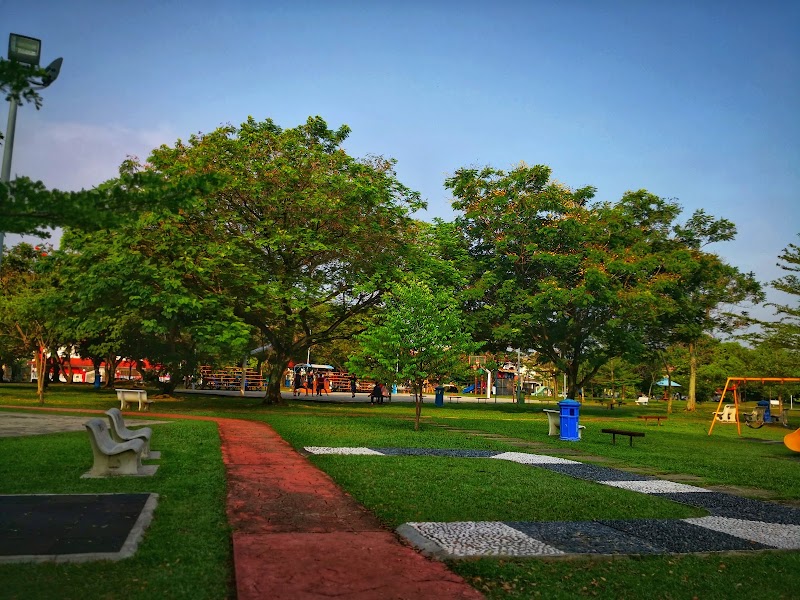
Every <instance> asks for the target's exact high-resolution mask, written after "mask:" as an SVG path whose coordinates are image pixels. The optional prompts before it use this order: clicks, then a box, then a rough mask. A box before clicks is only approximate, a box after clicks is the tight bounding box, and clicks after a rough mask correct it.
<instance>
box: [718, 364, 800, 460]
mask: <svg viewBox="0 0 800 600" xmlns="http://www.w3.org/2000/svg"><path fill="white" fill-rule="evenodd" d="M748 381H755V382H759V383H762V384H764V383H767V382H775V383H780V384H781V385H783V384H784V383H796V382H800V377H728V380H727V381H726V382H725V389H723V390H722V396H720V399H719V404H717V410H716V411H714V416H713V418H712V419H711V427H710V428H709V430H708V435H711V432H712V431H713V430H714V425H715V424H716V422H717V421H722V422H727V423H730V422H735V423H736V428H737V431H738V433H739V435H742V421H741V419H740V418H739V405H740V403H741V402H740V400H739V389H738V388H739V387H740V386H741V385H743V384H745V383H747V382H748ZM728 391H730V392H731V395H732V396H733V404H732V405H731V404H728V405H726V406H725V410H724V411H723V410H720V408H722V404H723V402H725V395H726V394H727V393H728ZM731 407H733V408H731ZM731 417H733V419H732V420H731ZM744 421H745V424H746V425H747V426H748V427H752V428H753V429H758V428H759V427H762V426H763V425H764V423H773V422H780V423H781V424H783V425H786V424H787V423H786V411H785V409H784V408H783V406H782V405H781V401H780V400H779V401H778V416H777V417H774V416H773V415H772V413H771V411H770V401H764V402H760V403H759V406H757V407H756V408H755V409H754V410H753V411H752V412H751V413H748V414H747V415H745V416H744ZM796 433H797V432H795V434H796ZM795 434H790V435H788V436H786V438H789V437H790V436H792V435H795ZM786 438H784V443H786ZM797 439H798V441H797V444H798V447H799V448H800V436H798V437H797ZM790 441H791V442H792V443H794V440H790ZM786 445H787V446H788V447H789V448H791V449H792V450H794V448H792V446H789V444H786ZM798 451H800V450H798Z"/></svg>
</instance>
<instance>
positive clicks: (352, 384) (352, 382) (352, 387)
mask: <svg viewBox="0 0 800 600" xmlns="http://www.w3.org/2000/svg"><path fill="white" fill-rule="evenodd" d="M357 389H358V384H357V383H356V376H355V374H353V375H350V393H351V394H352V398H355V397H356V390H357Z"/></svg>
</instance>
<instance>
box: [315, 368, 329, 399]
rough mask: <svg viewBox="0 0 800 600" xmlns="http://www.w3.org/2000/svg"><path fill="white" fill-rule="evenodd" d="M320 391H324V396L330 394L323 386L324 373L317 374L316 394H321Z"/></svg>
mask: <svg viewBox="0 0 800 600" xmlns="http://www.w3.org/2000/svg"><path fill="white" fill-rule="evenodd" d="M322 392H325V395H326V396H330V394H329V393H328V388H326V387H325V373H320V374H319V375H318V376H317V396H322Z"/></svg>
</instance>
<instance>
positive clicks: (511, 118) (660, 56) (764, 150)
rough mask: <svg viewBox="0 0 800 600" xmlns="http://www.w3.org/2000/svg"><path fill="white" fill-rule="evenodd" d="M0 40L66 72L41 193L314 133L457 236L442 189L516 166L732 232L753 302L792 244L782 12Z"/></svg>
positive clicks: (50, 15)
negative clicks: (370, 161)
mask: <svg viewBox="0 0 800 600" xmlns="http://www.w3.org/2000/svg"><path fill="white" fill-rule="evenodd" d="M0 23H3V25H4V30H5V31H0V34H2V35H5V36H7V35H8V33H11V32H14V33H19V34H23V35H29V36H32V37H38V38H41V39H42V62H43V63H44V64H47V63H48V62H50V61H51V60H52V59H54V58H56V57H58V56H63V57H64V66H63V68H62V72H61V76H60V77H59V79H58V80H57V81H56V82H55V83H54V84H53V85H52V86H51V87H50V88H48V89H47V90H44V92H43V94H42V95H43V97H44V106H43V108H42V110H41V111H38V112H37V111H35V110H34V109H33V108H32V107H28V106H26V107H24V108H22V109H21V110H20V112H19V115H18V120H17V141H16V144H15V149H14V162H13V165H12V174H20V175H27V176H30V177H33V178H36V179H41V180H43V181H44V182H45V183H46V184H47V185H49V186H51V187H58V188H62V189H80V188H81V187H91V186H93V185H96V184H98V183H100V182H101V181H104V180H105V179H108V178H110V177H113V176H114V175H115V174H116V169H117V167H118V166H119V164H120V162H121V161H122V160H123V159H124V158H125V157H126V156H127V155H136V156H139V157H140V158H142V159H144V158H146V156H147V155H148V153H149V151H150V150H151V149H152V148H153V147H155V146H157V145H159V144H161V143H168V144H171V143H174V141H175V140H176V139H178V138H184V139H185V138H186V137H188V136H189V135H190V134H192V133H197V132H207V131H210V130H212V129H214V128H216V127H217V126H219V125H221V124H225V123H234V124H238V123H241V122H242V121H244V120H245V119H246V118H247V116H248V115H252V116H254V117H255V118H257V119H264V118H267V117H270V118H272V119H274V120H275V121H276V122H277V123H278V124H280V125H281V126H284V127H292V126H295V125H297V124H299V123H301V122H303V121H305V119H306V118H307V117H308V116H309V115H320V116H322V117H323V118H324V119H326V120H327V121H328V123H329V125H331V126H332V127H338V126H339V125H341V124H347V125H349V126H350V127H351V128H352V130H353V133H352V135H351V137H350V139H349V140H348V141H347V142H346V148H347V150H348V151H349V152H350V153H351V154H352V155H355V156H364V155H366V154H381V155H384V156H389V157H393V158H395V159H397V161H398V164H397V172H398V175H399V177H400V179H401V181H403V183H405V184H406V185H408V186H409V187H411V188H412V189H415V190H418V191H419V192H420V193H421V194H422V195H423V197H424V198H426V199H427V201H428V204H429V208H428V210H427V211H426V212H425V213H424V214H422V215H420V216H421V217H423V218H432V217H442V218H445V219H450V218H452V217H453V212H452V211H451V209H450V198H449V196H448V194H447V191H446V190H445V189H444V187H443V182H444V179H445V177H447V176H448V175H449V174H451V173H452V172H453V171H455V170H456V169H457V168H459V167H462V166H482V165H492V166H494V167H497V168H504V169H505V168H510V167H512V166H513V165H515V164H516V163H518V162H519V161H525V162H526V163H528V164H539V163H543V164H547V165H549V166H550V167H552V169H553V175H554V177H555V178H556V179H558V180H559V181H562V182H564V183H566V184H568V185H570V186H572V187H581V186H584V185H593V186H595V187H596V188H597V190H598V193H597V198H598V199H600V200H609V201H614V200H618V199H619V198H620V197H621V195H622V194H623V193H624V192H625V191H626V190H631V189H640V188H645V189H648V190H649V191H651V192H653V193H655V194H657V195H659V196H663V197H666V198H672V199H675V200H676V201H678V202H679V203H680V204H681V205H682V206H683V207H684V209H685V214H686V217H688V216H689V215H690V214H691V212H693V211H694V210H696V209H698V208H704V209H705V210H706V211H707V212H709V213H710V214H713V215H715V216H719V217H726V218H728V219H730V220H732V221H733V222H735V223H736V225H737V228H738V236H737V240H736V241H735V242H733V243H727V244H723V245H719V246H717V247H715V248H713V250H714V251H716V252H718V253H719V254H721V255H722V256H723V257H724V258H725V259H726V260H728V261H729V262H730V263H732V264H735V265H737V266H738V267H740V268H741V269H742V270H744V271H754V272H755V273H756V275H757V277H758V278H759V279H760V280H761V281H764V282H767V281H769V280H771V279H774V278H775V277H778V276H780V275H781V274H782V273H781V272H780V271H779V270H778V269H777V267H776V266H775V262H776V257H777V255H778V254H779V253H780V251H781V249H782V248H784V247H785V246H786V245H788V244H789V243H791V242H797V241H798V238H797V234H798V232H800V200H799V199H798V190H800V144H799V143H798V140H800V117H798V114H799V113H800V3H798V2H796V1H794V2H788V1H786V2H781V1H774V0H766V1H762V2H759V3H753V2H737V1H722V0H720V1H711V0H705V1H703V0H695V1H694V2H684V1H681V0H679V1H676V2H655V1H652V2H648V1H635V0H630V1H613V0H607V1H604V2H595V1H589V0H586V1H579V0H574V1H569V0H564V1H562V2H555V1H551V2H544V1H542V2H537V1H531V2H509V1H503V0H496V1H495V2H492V3H489V2H470V1H468V0H465V1H460V2H449V1H442V2H436V1H433V0H431V1H430V2H415V1H411V2H381V1H377V0H374V1H373V2H356V1H353V2H347V1H342V2H331V1H328V2H313V1H306V2H303V1H297V2H268V1H262V2H244V1H241V2H207V1H203V0H197V1H194V2H169V1H157V0H150V1H148V0H139V1H137V2H132V1H129V0H117V1H115V2H101V1H99V0H98V1H94V2H89V1H80V0H74V1H70V2H63V1H61V2H56V1H51V2H46V1H37V0H28V1H27V2H25V3H22V2H18V1H15V2H11V1H9V0H0ZM4 39H6V38H4ZM3 43H5V42H3ZM5 110H7V109H6V108H5V107H4V108H3V112H0V124H2V123H5V118H4V117H5ZM0 126H1V125H0ZM775 298H776V297H775V296H773V299H775Z"/></svg>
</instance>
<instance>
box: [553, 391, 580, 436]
mask: <svg viewBox="0 0 800 600" xmlns="http://www.w3.org/2000/svg"><path fill="white" fill-rule="evenodd" d="M580 407H581V403H580V402H576V401H575V400H572V399H571V398H567V399H566V400H562V401H561V402H559V403H558V409H559V424H560V425H559V427H560V429H561V436H560V437H559V438H558V439H560V440H565V441H568V442H577V441H579V440H580V439H581V438H580V437H579V436H578V413H579V412H580Z"/></svg>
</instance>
